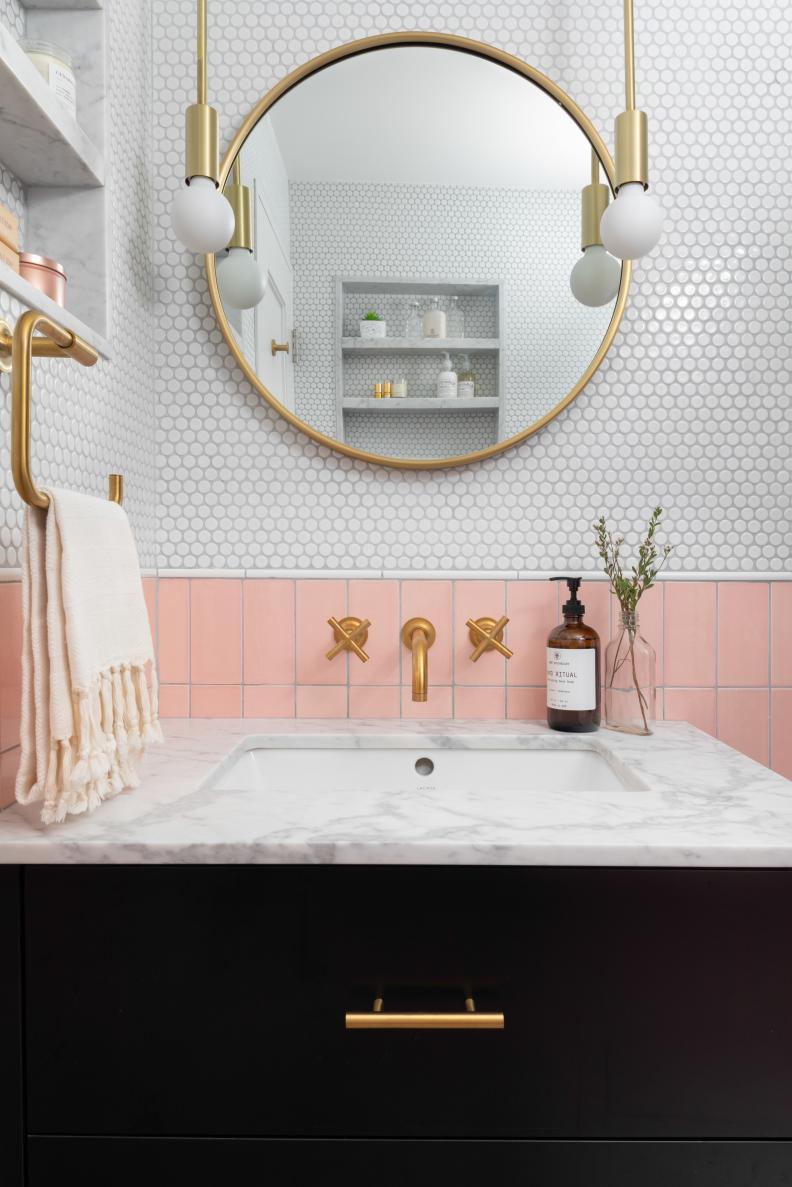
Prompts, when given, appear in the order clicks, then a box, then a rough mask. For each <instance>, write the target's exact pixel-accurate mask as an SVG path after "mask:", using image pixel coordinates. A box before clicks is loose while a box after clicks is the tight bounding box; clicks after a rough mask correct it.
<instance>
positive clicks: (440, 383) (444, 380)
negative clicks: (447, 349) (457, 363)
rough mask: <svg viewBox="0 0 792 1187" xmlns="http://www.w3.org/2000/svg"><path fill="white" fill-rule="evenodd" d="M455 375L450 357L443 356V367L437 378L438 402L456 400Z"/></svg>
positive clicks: (447, 355)
mask: <svg viewBox="0 0 792 1187" xmlns="http://www.w3.org/2000/svg"><path fill="white" fill-rule="evenodd" d="M457 386H458V385H457V373H456V371H455V370H454V368H453V366H452V365H451V356H450V355H449V354H444V355H443V365H442V370H441V371H440V374H439V375H438V376H437V398H438V400H455V399H456V398H457Z"/></svg>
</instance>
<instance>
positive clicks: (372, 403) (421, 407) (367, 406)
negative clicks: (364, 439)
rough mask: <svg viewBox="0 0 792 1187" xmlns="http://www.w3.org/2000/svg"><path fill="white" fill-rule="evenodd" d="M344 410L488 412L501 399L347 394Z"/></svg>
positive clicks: (380, 412) (386, 412)
mask: <svg viewBox="0 0 792 1187" xmlns="http://www.w3.org/2000/svg"><path fill="white" fill-rule="evenodd" d="M341 407H342V408H343V410H344V412H376V413H377V414H382V415H386V414H388V413H391V412H486V411H487V410H489V411H490V412H492V411H497V409H498V408H500V400H499V399H498V397H497V396H474V397H473V399H472V400H460V399H454V400H444V399H438V398H437V397H431V396H425V397H423V398H422V397H420V396H416V397H409V396H408V397H407V398H406V399H404V400H395V399H394V398H393V397H392V396H391V398H390V399H381V400H375V399H374V398H373V397H372V396H347V397H346V398H345V399H344V400H342V402H341Z"/></svg>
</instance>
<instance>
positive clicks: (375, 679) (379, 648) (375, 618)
mask: <svg viewBox="0 0 792 1187" xmlns="http://www.w3.org/2000/svg"><path fill="white" fill-rule="evenodd" d="M348 606H349V613H350V614H353V615H354V616H355V617H356V618H362V619H365V618H368V619H369V620H370V622H371V626H370V627H369V635H368V642H367V643H366V646H365V650H366V652H367V654H368V657H369V661H368V663H367V664H364V663H361V662H360V660H359V659H358V657H357V656H356V655H350V657H349V683H350V684H379V685H382V684H398V683H399V651H400V649H401V641H400V639H399V631H400V629H401V623H400V622H399V583H398V581H350V582H349V603H348ZM396 716H398V714H396Z"/></svg>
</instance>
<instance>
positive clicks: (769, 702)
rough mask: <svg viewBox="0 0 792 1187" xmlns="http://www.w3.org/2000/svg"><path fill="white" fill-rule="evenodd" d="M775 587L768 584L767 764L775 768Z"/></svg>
mask: <svg viewBox="0 0 792 1187" xmlns="http://www.w3.org/2000/svg"><path fill="white" fill-rule="evenodd" d="M772 589H773V587H772V586H771V585H770V583H769V582H768V584H767V765H768V766H769V767H770V769H771V770H772V769H773V691H772V689H773V600H772Z"/></svg>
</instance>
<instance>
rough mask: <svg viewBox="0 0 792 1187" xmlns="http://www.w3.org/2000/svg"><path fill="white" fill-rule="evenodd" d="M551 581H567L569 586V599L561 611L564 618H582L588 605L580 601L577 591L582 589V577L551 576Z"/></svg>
mask: <svg viewBox="0 0 792 1187" xmlns="http://www.w3.org/2000/svg"><path fill="white" fill-rule="evenodd" d="M550 580H551V581H566V583H567V585H568V586H569V594H570V597H569V601H568V602H564V604H563V606H562V607H561V611H562V613H563V615H564V618H582V617H583V615H584V614H585V613H586V607H585V606H584V605H583V603H582V602H579V601H578V596H577V592H578V590H579V589H580V583H581V581H582V580H583V578H582V577H551V578H550Z"/></svg>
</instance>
